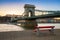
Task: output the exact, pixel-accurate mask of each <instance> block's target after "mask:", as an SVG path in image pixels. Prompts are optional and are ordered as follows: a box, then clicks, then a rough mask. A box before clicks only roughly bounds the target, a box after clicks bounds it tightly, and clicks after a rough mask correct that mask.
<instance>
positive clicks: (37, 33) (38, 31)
mask: <svg viewBox="0 0 60 40" xmlns="http://www.w3.org/2000/svg"><path fill="white" fill-rule="evenodd" d="M36 35H37V36H39V35H40V30H39V28H37V32H36Z"/></svg>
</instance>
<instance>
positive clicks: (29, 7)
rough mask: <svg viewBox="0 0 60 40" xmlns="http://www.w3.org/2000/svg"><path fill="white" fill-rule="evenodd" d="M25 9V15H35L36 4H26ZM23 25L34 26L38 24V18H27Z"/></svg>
mask: <svg viewBox="0 0 60 40" xmlns="http://www.w3.org/2000/svg"><path fill="white" fill-rule="evenodd" d="M24 9H25V13H24V14H25V15H24V17H32V16H35V6H34V5H30V4H25V6H24ZM22 25H23V26H24V27H27V28H34V27H35V26H36V25H37V22H36V19H32V20H25V23H24V24H22Z"/></svg>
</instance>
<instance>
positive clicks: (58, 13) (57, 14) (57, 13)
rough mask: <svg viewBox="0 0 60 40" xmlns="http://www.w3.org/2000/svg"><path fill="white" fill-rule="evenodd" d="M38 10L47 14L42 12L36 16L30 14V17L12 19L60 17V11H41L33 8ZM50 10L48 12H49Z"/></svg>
mask: <svg viewBox="0 0 60 40" xmlns="http://www.w3.org/2000/svg"><path fill="white" fill-rule="evenodd" d="M35 11H38V12H42V13H43V12H48V14H44V13H43V15H38V16H31V17H25V16H23V17H21V18H16V19H15V20H13V21H17V20H33V19H39V18H54V17H60V11H42V10H35ZM49 12H50V13H49Z"/></svg>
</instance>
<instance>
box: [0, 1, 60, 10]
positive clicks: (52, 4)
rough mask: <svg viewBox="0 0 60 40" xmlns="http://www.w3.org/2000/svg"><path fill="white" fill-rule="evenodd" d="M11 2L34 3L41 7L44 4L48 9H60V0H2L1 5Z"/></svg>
mask: <svg viewBox="0 0 60 40" xmlns="http://www.w3.org/2000/svg"><path fill="white" fill-rule="evenodd" d="M10 3H11V4H12V3H16V4H33V5H36V6H39V7H40V6H43V8H45V9H48V10H60V0H0V5H6V4H10ZM50 8H51V9H50ZM52 8H53V9H52Z"/></svg>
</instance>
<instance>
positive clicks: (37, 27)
mask: <svg viewBox="0 0 60 40" xmlns="http://www.w3.org/2000/svg"><path fill="white" fill-rule="evenodd" d="M54 27H55V26H35V29H34V32H37V34H38V35H39V33H40V28H51V29H49V31H50V32H51V33H54Z"/></svg>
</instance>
